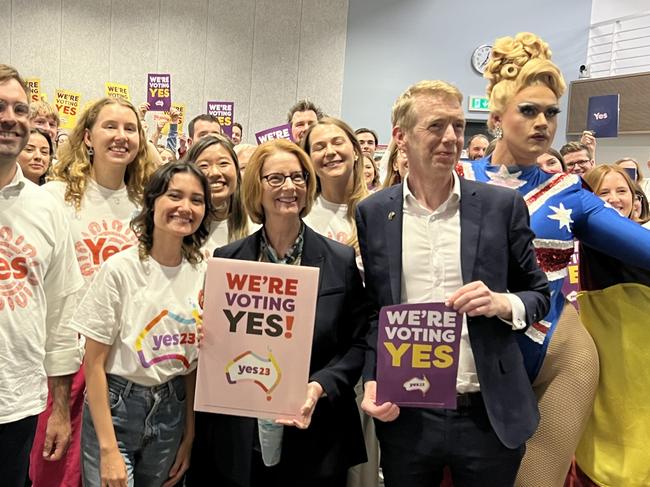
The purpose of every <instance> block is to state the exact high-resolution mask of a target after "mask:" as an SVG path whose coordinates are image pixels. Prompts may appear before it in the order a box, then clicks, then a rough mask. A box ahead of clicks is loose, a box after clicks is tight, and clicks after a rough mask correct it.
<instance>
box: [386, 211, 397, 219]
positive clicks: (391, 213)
mask: <svg viewBox="0 0 650 487" xmlns="http://www.w3.org/2000/svg"><path fill="white" fill-rule="evenodd" d="M388 219H389V220H393V219H395V212H394V211H391V212H390V213H388Z"/></svg>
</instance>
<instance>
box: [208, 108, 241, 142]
mask: <svg viewBox="0 0 650 487" xmlns="http://www.w3.org/2000/svg"><path fill="white" fill-rule="evenodd" d="M208 115H212V116H213V117H216V118H217V120H219V125H221V132H222V133H224V134H226V135H227V136H228V137H231V138H232V124H233V123H235V102H233V101H209V102H208Z"/></svg>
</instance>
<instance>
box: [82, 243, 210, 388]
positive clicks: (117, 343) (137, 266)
mask: <svg viewBox="0 0 650 487" xmlns="http://www.w3.org/2000/svg"><path fill="white" fill-rule="evenodd" d="M205 270H206V266H205V263H203V262H202V263H200V264H198V265H196V266H192V265H191V264H190V263H189V262H187V261H185V260H183V262H182V263H181V264H180V265H179V266H176V267H165V266H162V265H160V264H159V263H158V262H156V261H155V260H154V259H153V258H151V257H149V258H147V259H145V260H144V261H141V260H140V258H139V257H138V248H137V247H131V248H129V249H127V250H125V251H123V252H120V253H119V254H117V255H114V256H113V257H111V258H110V259H109V260H108V261H106V262H105V263H104V264H103V265H102V267H101V268H100V270H99V272H98V273H97V275H96V276H95V279H94V280H93V282H92V283H91V285H90V287H89V289H88V292H87V293H86V295H85V296H84V297H83V299H82V300H81V302H80V303H79V307H78V308H77V311H76V312H75V314H74V316H73V318H72V328H74V329H75V330H77V331H78V332H79V333H81V334H82V335H84V336H86V337H88V338H91V339H93V340H95V341H97V342H100V343H103V344H105V345H111V350H110V353H109V355H108V359H107V361H106V366H105V369H106V372H107V373H108V374H114V375H119V376H120V377H124V378H125V379H127V380H130V381H133V382H135V383H137V384H141V385H144V386H155V385H159V384H163V383H165V382H167V381H168V380H170V379H172V378H173V377H175V376H177V375H184V374H187V373H188V372H190V371H192V370H194V368H195V367H196V360H197V357H198V348H197V341H196V339H197V336H196V322H197V319H198V316H199V313H200V312H201V310H200V308H199V302H200V293H202V289H203V280H204V275H205Z"/></svg>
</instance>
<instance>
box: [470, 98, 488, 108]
mask: <svg viewBox="0 0 650 487" xmlns="http://www.w3.org/2000/svg"><path fill="white" fill-rule="evenodd" d="M488 101H489V99H488V97H487V96H471V95H470V97H469V111H470V112H489V111H490V109H489V108H488Z"/></svg>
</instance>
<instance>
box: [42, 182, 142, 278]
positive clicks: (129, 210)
mask: <svg viewBox="0 0 650 487" xmlns="http://www.w3.org/2000/svg"><path fill="white" fill-rule="evenodd" d="M65 188H66V184H65V183H64V182H62V181H52V182H49V183H47V184H46V185H44V186H43V189H45V190H46V191H48V192H49V193H50V194H52V195H53V196H54V197H55V198H56V199H57V200H58V201H60V202H61V203H62V204H63V206H64V210H65V214H66V216H67V217H68V221H69V223H70V234H71V235H72V240H73V242H74V248H75V253H76V255H77V261H78V262H79V269H80V270H81V274H82V275H83V276H84V278H85V279H86V286H87V285H88V284H89V283H90V280H91V279H92V277H93V276H94V275H95V273H96V272H97V271H98V270H99V267H100V266H101V265H102V263H104V262H105V261H106V260H107V259H108V258H109V257H111V256H112V255H114V254H116V253H118V252H120V251H122V250H125V249H127V248H129V247H131V246H133V245H137V243H138V241H137V238H136V237H135V234H134V233H133V232H132V231H131V228H130V227H129V224H130V222H131V219H132V218H133V217H134V216H135V215H136V214H137V212H138V207H137V206H136V205H135V204H134V203H133V202H132V201H131V200H130V199H129V197H128V193H127V190H126V186H124V187H122V188H120V189H117V190H112V189H108V188H104V187H103V186H100V185H99V184H97V183H96V182H95V181H94V180H92V179H89V180H88V183H87V186H86V191H85V192H84V195H83V198H82V200H81V208H80V209H79V210H78V211H77V210H76V209H75V207H74V206H73V205H72V204H70V203H67V202H65V200H64V198H65Z"/></svg>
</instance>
